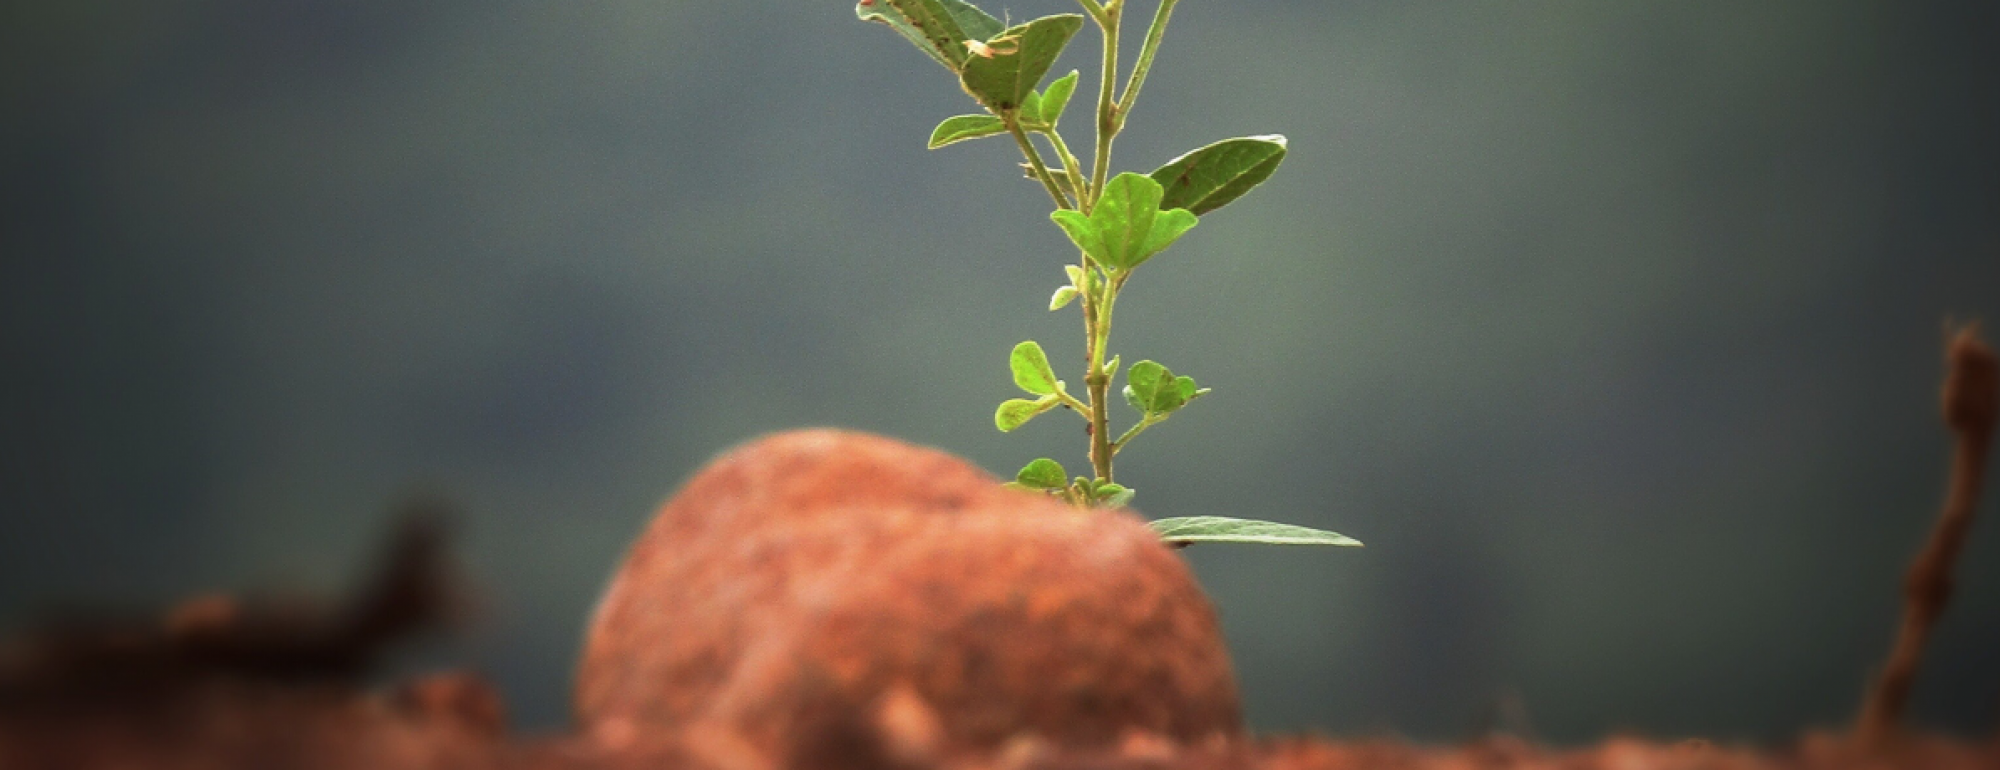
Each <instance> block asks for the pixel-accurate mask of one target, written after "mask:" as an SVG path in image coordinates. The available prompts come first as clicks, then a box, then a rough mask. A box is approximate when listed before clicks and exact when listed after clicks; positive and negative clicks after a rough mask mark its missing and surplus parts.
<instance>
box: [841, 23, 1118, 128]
mask: <svg viewBox="0 0 2000 770" xmlns="http://www.w3.org/2000/svg"><path fill="white" fill-rule="evenodd" d="M876 1H877V2H892V1H896V2H901V1H906V0H876ZM1082 28H1083V17H1082V16H1078V15H1076V14H1073V13H1070V14H1060V15H1056V16H1044V17H1042V18H1039V19H1036V20H1034V21H1031V22H1028V23H1026V24H1021V25H1017V26H1014V27H1010V28H1008V29H1006V30H1005V31H1003V32H1001V33H1000V34H998V35H994V36H992V37H990V38H987V39H986V40H985V41H983V42H984V48H985V50H984V52H982V53H974V54H969V55H968V56H967V57H966V58H963V59H961V60H960V61H962V62H963V65H962V66H963V69H962V70H961V71H960V73H959V80H960V81H961V82H962V83H964V84H965V91H966V93H969V94H972V97H973V98H975V99H978V100H979V103H980V104H984V105H986V108H987V109H990V110H992V111H994V112H1006V111H1008V110H1013V109H1016V108H1018V107H1020V106H1021V102H1022V100H1023V99H1025V98H1026V97H1027V95H1028V94H1030V93H1033V92H1034V90H1035V86H1037V85H1040V84H1041V82H1042V76H1043V75H1047V74H1048V72H1049V67H1050V66H1052V65H1054V64H1055V63H1056V57H1057V56H1060V55H1061V54H1062V50H1063V47H1064V46H1066V45H1069V39H1070V38H1071V37H1073V36H1075V35H1076V31H1077V30H1079V29H1082ZM962 45H963V44H962V43H961V46H962Z"/></svg>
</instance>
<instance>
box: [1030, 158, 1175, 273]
mask: <svg viewBox="0 0 2000 770" xmlns="http://www.w3.org/2000/svg"><path fill="white" fill-rule="evenodd" d="M1164 195H1165V190H1164V189H1163V188H1162V187H1161V186H1160V183H1159V182H1156V181H1153V179H1152V178H1151V177H1147V176H1142V175H1140V174H1134V173H1131V172H1126V173H1123V174H1119V175H1118V176H1115V177H1112V179H1111V181H1110V183H1108V184H1106V185H1105V186H1104V193H1103V194H1102V195H1101V196H1099V197H1098V199H1097V205H1096V207H1095V208H1093V209H1092V210H1091V212H1090V213H1089V214H1084V213H1083V212H1081V211H1075V210H1072V209H1062V210H1059V211H1056V212H1053V213H1051V214H1049V219H1051V220H1054V221H1055V223H1056V225H1057V226H1059V227H1061V228H1062V229H1063V232H1064V233H1065V234H1067V235H1068V236H1069V239H1070V241H1072V242H1074V243H1075V244H1076V246H1077V248H1079V249H1082V250H1083V253H1085V254H1089V255H1090V258H1091V259H1092V260H1094V261H1096V262H1097V264H1100V265H1103V266H1105V267H1107V268H1115V269H1119V270H1130V269H1132V268H1134V267H1138V266H1139V264H1140V263H1142V262H1145V261H1146V260H1148V259H1151V258H1152V257H1153V255H1154V254H1158V253H1160V252H1162V251H1165V250H1166V248H1167V247H1168V246H1171V245H1173V243H1174V241H1176V240H1179V239H1180V237H1181V236H1182V235H1184V234H1186V233H1187V231H1189V230H1192V229H1194V226H1195V223H1196V220H1195V215H1194V213H1193V212H1190V211H1188V210H1187V209H1184V208H1170V209H1166V210H1162V209H1161V208H1160V201H1161V198H1162V196H1164Z"/></svg>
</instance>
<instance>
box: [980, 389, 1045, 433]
mask: <svg viewBox="0 0 2000 770" xmlns="http://www.w3.org/2000/svg"><path fill="white" fill-rule="evenodd" d="M1055 405H1056V397H1055V396H1044V397H1042V398H1041V399H1038V400H1035V401H1029V400H1027V399H1025V398H1010V399H1007V400H1006V401H1002V402H1000V408H999V409H996V410H994V411H993V427H996V428H999V429H1000V430H1001V432H1003V433H1004V432H1007V431H1011V430H1013V429H1015V428H1019V427H1021V426H1022V425H1026V424H1027V423H1028V421H1029V420H1032V419H1035V415H1038V414H1041V413H1043V412H1046V411H1048V410H1050V409H1051V408H1054V407H1055Z"/></svg>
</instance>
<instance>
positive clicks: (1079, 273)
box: [1049, 265, 1118, 377]
mask: <svg viewBox="0 0 2000 770" xmlns="http://www.w3.org/2000/svg"><path fill="white" fill-rule="evenodd" d="M1063 272H1064V273H1065V274H1067V275H1068V276H1069V284H1068V285H1065V286H1061V287H1058V288H1057V289H1056V293H1054V294H1051V295H1049V312H1051V313H1053V312H1055V311H1057V310H1061V309H1063V306H1064V305H1068V304H1069V303H1070V302H1071V301H1072V300H1075V299H1076V298H1077V297H1081V296H1083V293H1084V292H1090V293H1091V295H1092V296H1095V295H1096V293H1097V292H1098V290H1099V288H1100V287H1101V286H1103V281H1104V276H1103V274H1101V273H1099V272H1098V271H1097V270H1096V268H1091V269H1090V270H1088V271H1086V270H1085V269H1084V268H1083V267H1082V266H1079V265H1063ZM1113 361H1114V363H1113V364H1112V365H1111V369H1110V370H1107V371H1106V372H1105V375H1104V376H1106V377H1109V376H1111V371H1115V370H1116V369H1117V368H1118V365H1117V363H1115V361H1116V359H1115V358H1114V359H1113Z"/></svg>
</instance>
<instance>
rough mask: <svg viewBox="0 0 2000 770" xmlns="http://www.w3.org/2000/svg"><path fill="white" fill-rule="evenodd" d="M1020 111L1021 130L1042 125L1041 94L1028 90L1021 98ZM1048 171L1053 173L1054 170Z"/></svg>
mask: <svg viewBox="0 0 2000 770" xmlns="http://www.w3.org/2000/svg"><path fill="white" fill-rule="evenodd" d="M1020 109H1021V127H1022V128H1027V129H1033V128H1035V127H1036V126H1040V125H1042V94H1041V92H1040V91H1036V90H1035V89H1032V88H1030V89H1028V93H1027V95H1026V96H1022V97H1021V108H1020ZM1049 170H1050V171H1054V170H1055V169H1049Z"/></svg>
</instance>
